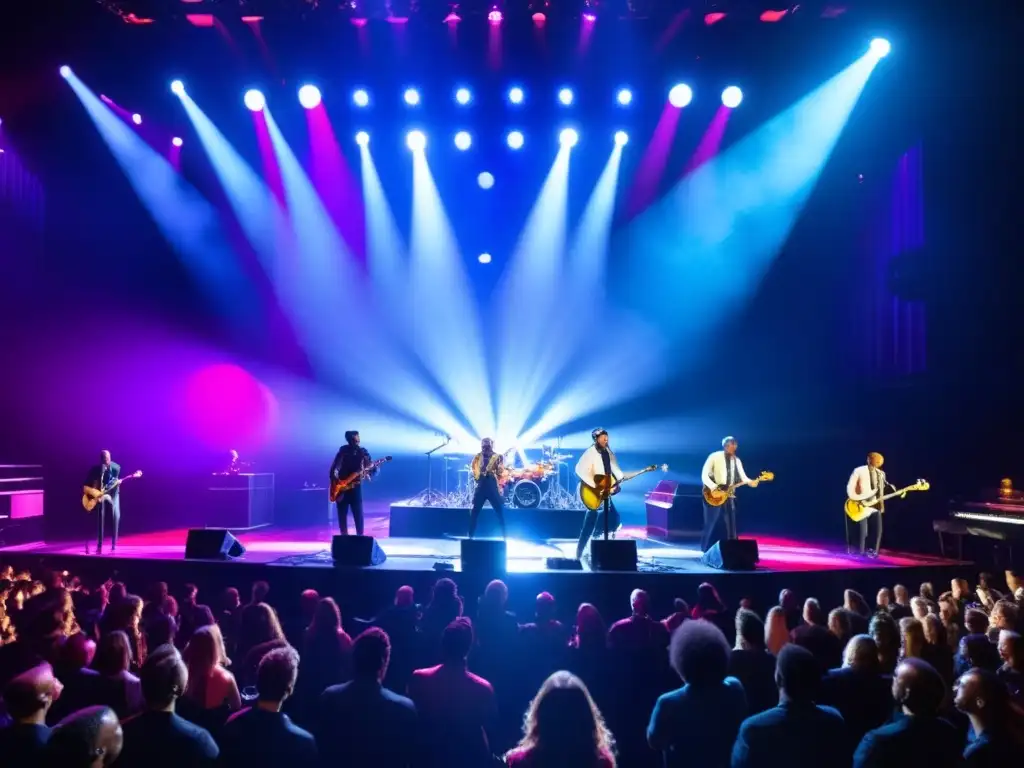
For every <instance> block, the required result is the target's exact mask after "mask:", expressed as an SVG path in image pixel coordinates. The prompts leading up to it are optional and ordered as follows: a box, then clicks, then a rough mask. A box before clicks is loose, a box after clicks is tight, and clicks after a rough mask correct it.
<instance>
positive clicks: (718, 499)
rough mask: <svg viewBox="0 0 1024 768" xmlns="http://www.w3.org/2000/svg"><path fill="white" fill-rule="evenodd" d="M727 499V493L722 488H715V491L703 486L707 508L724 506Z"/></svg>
mask: <svg viewBox="0 0 1024 768" xmlns="http://www.w3.org/2000/svg"><path fill="white" fill-rule="evenodd" d="M728 498H729V492H728V491H727V490H725V489H724V488H715V490H711V489H710V488H708V487H707V486H706V485H705V486H704V501H705V502H706V503H707V504H708V506H712V507H720V506H722V505H723V504H725V502H726V501H727V500H728Z"/></svg>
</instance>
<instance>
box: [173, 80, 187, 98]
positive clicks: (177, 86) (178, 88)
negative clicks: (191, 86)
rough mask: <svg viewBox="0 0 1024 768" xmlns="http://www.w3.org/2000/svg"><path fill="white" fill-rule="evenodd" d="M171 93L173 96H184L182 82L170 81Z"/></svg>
mask: <svg viewBox="0 0 1024 768" xmlns="http://www.w3.org/2000/svg"><path fill="white" fill-rule="evenodd" d="M171 93H173V94H174V95H175V96H184V95H185V84H184V83H183V82H181V80H172V81H171Z"/></svg>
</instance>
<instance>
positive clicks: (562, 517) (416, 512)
mask: <svg viewBox="0 0 1024 768" xmlns="http://www.w3.org/2000/svg"><path fill="white" fill-rule="evenodd" d="M390 518H391V521H390V527H389V529H388V535H389V536H391V537H396V536H400V537H406V538H407V537H413V538H427V539H433V538H451V537H456V536H465V535H466V529H467V526H468V525H469V510H468V509H466V508H465V507H424V506H422V505H420V504H415V503H413V502H410V501H399V502H396V503H394V504H392V505H391V514H390ZM582 523H583V510H581V509H547V508H545V507H535V508H533V509H523V508H514V507H505V525H506V527H507V528H508V535H509V537H510V538H514V539H544V540H547V539H575V538H576V537H577V536H579V535H580V526H581V525H582ZM477 535H478V536H480V537H483V538H486V537H489V536H500V535H501V528H500V526H499V525H498V516H497V515H496V514H495V513H494V510H492V509H491V507H490V505H487V506H485V507H484V508H483V510H482V511H481V512H480V519H479V520H478V522H477Z"/></svg>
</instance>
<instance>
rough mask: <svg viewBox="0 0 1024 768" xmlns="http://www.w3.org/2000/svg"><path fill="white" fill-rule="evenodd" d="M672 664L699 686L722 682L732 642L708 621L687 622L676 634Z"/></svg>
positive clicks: (686, 679) (671, 649)
mask: <svg viewBox="0 0 1024 768" xmlns="http://www.w3.org/2000/svg"><path fill="white" fill-rule="evenodd" d="M668 658H669V663H670V664H671V665H672V668H673V669H674V670H675V671H676V674H677V675H679V677H680V679H681V680H682V681H683V682H684V683H686V684H688V685H692V686H695V687H698V688H700V687H706V686H713V685H717V684H718V683H721V682H722V681H723V680H724V679H725V676H726V674H727V673H728V670H729V643H728V641H727V640H726V639H725V635H723V634H722V630H720V629H719V628H718V627H716V626H715V625H714V624H712V623H710V622H708V621H702V620H699V621H687V622H685V623H683V624H681V625H680V626H679V627H678V628H677V629H676V631H675V632H673V633H672V640H671V642H670V643H669V649H668Z"/></svg>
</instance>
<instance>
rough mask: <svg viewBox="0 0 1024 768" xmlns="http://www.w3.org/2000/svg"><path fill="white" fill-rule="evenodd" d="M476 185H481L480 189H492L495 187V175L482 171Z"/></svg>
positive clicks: (478, 175)
mask: <svg viewBox="0 0 1024 768" xmlns="http://www.w3.org/2000/svg"><path fill="white" fill-rule="evenodd" d="M476 183H477V184H479V185H480V189H490V188H491V187H493V186H494V174H492V173H488V172H487V171H480V173H478V174H477V177H476Z"/></svg>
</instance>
